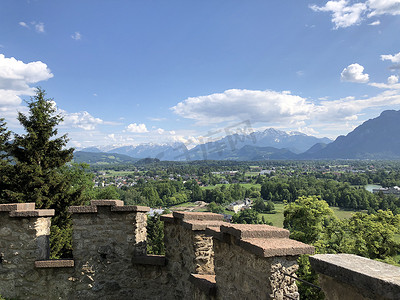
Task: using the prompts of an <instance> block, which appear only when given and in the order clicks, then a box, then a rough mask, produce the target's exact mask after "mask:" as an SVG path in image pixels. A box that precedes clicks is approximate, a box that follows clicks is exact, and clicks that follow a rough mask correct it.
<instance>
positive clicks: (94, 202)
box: [90, 200, 124, 206]
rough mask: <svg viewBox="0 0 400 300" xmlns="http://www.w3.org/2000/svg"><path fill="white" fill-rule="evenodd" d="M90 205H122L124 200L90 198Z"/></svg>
mask: <svg viewBox="0 0 400 300" xmlns="http://www.w3.org/2000/svg"><path fill="white" fill-rule="evenodd" d="M90 205H92V206H123V205H124V201H122V200H91V201H90Z"/></svg>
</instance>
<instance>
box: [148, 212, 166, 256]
mask: <svg viewBox="0 0 400 300" xmlns="http://www.w3.org/2000/svg"><path fill="white" fill-rule="evenodd" d="M147 253H148V254H157V255H164V254H165V246H164V222H162V221H161V220H160V215H158V214H154V215H153V216H148V217H147Z"/></svg>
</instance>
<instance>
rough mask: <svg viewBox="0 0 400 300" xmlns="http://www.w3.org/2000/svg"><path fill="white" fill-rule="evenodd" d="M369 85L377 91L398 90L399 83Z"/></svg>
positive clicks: (372, 83) (399, 87) (399, 88)
mask: <svg viewBox="0 0 400 300" xmlns="http://www.w3.org/2000/svg"><path fill="white" fill-rule="evenodd" d="M369 85H370V86H373V87H376V88H378V89H385V90H400V83H393V84H387V83H377V82H371V83H369Z"/></svg>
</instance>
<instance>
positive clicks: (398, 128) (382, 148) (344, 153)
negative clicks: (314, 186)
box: [300, 110, 400, 159]
mask: <svg viewBox="0 0 400 300" xmlns="http://www.w3.org/2000/svg"><path fill="white" fill-rule="evenodd" d="M310 150H311V149H310ZM310 150H309V151H307V152H306V153H303V154H302V155H300V157H301V158H304V159H307V158H309V159H400V110H399V111H395V110H386V111H383V112H382V113H381V114H380V116H379V117H376V118H374V119H370V120H368V121H365V122H364V123H363V124H361V125H360V126H358V127H357V128H355V129H354V130H353V131H352V132H350V133H348V134H347V135H346V136H343V135H341V136H339V137H337V139H336V140H335V141H334V142H332V143H330V144H328V145H326V147H324V148H323V149H320V150H319V151H315V152H314V153H310Z"/></svg>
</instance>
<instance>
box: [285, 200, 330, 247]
mask: <svg viewBox="0 0 400 300" xmlns="http://www.w3.org/2000/svg"><path fill="white" fill-rule="evenodd" d="M283 214H284V217H285V219H284V222H283V226H284V228H287V229H289V230H290V237H291V238H293V239H295V240H298V241H301V242H303V243H306V244H313V243H315V242H316V241H317V240H318V239H319V237H320V235H321V233H322V232H323V229H324V224H325V222H327V221H328V219H329V218H330V217H331V216H332V215H333V211H332V210H331V209H330V208H329V205H328V203H326V202H325V201H324V200H321V199H319V198H317V197H316V196H311V197H300V198H298V199H297V200H296V201H295V202H292V203H289V204H288V205H287V206H286V207H285V210H284V213H283Z"/></svg>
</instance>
